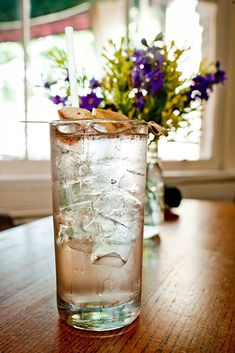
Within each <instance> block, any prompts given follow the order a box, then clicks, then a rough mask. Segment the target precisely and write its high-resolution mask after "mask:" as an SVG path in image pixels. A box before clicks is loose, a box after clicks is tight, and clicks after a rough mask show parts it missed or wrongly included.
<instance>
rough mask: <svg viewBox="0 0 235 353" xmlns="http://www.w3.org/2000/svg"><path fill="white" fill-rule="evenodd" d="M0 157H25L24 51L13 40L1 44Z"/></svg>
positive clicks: (8, 158) (5, 158) (6, 158)
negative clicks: (23, 122) (21, 121)
mask: <svg viewBox="0 0 235 353" xmlns="http://www.w3.org/2000/svg"><path fill="white" fill-rule="evenodd" d="M0 61H1V65H0V77H1V80H0V107H1V117H0V119H1V129H0V160H11V159H23V158H24V157H25V134H24V130H25V126H24V124H22V123H21V124H20V123H19V121H20V120H24V119H25V117H24V70H23V67H24V64H23V50H22V47H21V45H20V44H18V43H15V42H6V43H0Z"/></svg>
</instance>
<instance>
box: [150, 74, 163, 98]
mask: <svg viewBox="0 0 235 353" xmlns="http://www.w3.org/2000/svg"><path fill="white" fill-rule="evenodd" d="M148 78H149V80H150V81H149V82H150V93H151V95H152V96H154V95H155V94H156V93H157V92H159V91H160V90H161V89H162V87H163V72H162V71H161V69H160V68H159V67H156V69H155V70H153V71H152V72H151V73H150V74H149V75H148Z"/></svg>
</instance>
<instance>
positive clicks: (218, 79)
mask: <svg viewBox="0 0 235 353" xmlns="http://www.w3.org/2000/svg"><path fill="white" fill-rule="evenodd" d="M216 68H217V71H216V73H215V80H214V82H215V83H224V81H225V80H227V76H226V74H225V71H223V70H220V62H219V61H217V63H216Z"/></svg>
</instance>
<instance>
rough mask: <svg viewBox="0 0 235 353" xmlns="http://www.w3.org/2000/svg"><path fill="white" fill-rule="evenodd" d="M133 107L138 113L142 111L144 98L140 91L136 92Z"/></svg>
mask: <svg viewBox="0 0 235 353" xmlns="http://www.w3.org/2000/svg"><path fill="white" fill-rule="evenodd" d="M135 106H136V109H137V110H139V111H140V112H142V111H143V108H144V96H143V94H142V92H141V91H139V92H137V93H136V95H135Z"/></svg>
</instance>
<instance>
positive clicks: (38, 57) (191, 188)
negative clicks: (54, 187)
mask: <svg viewBox="0 0 235 353" xmlns="http://www.w3.org/2000/svg"><path fill="white" fill-rule="evenodd" d="M66 26H73V28H74V30H75V37H74V40H75V50H76V60H77V68H78V70H81V71H82V70H83V69H85V70H86V71H87V72H88V73H90V74H91V75H94V76H96V77H99V75H100V72H101V67H102V58H101V50H102V47H103V45H104V44H105V43H106V41H107V39H110V38H112V39H113V40H114V41H117V42H118V41H119V40H120V38H121V37H122V36H127V37H128V38H129V41H130V43H131V44H133V45H135V44H137V43H139V41H140V40H141V39H142V38H143V37H144V38H146V39H147V40H152V39H153V38H154V37H155V36H156V34H158V33H159V32H163V34H164V37H165V39H166V41H170V40H175V42H176V45H177V46H180V47H183V48H186V47H190V50H189V51H188V58H186V59H185V60H184V62H182V67H181V70H182V72H183V75H185V77H189V76H190V75H192V74H193V73H195V72H197V70H198V67H199V64H200V61H201V60H202V59H203V58H207V59H208V60H212V61H215V60H219V61H220V62H221V64H222V67H223V69H225V71H226V74H227V77H228V80H227V81H226V82H225V85H224V87H218V88H216V90H215V91H214V92H213V96H212V97H211V98H210V100H209V102H208V104H207V105H206V106H205V107H204V110H203V112H202V113H199V112H197V113H195V114H192V116H191V117H190V119H192V126H193V133H191V134H190V135H187V134H185V133H182V131H181V132H178V133H177V134H175V136H174V142H172V141H166V140H164V139H162V140H161V141H160V143H159V156H160V158H161V159H162V161H163V168H164V180H165V182H166V183H167V184H169V185H174V186H177V187H178V188H179V189H180V191H181V193H182V195H183V197H185V198H199V199H215V200H233V201H234V198H235V139H234V136H235V123H234V120H235V119H234V116H235V111H234V110H235V108H234V102H233V95H234V93H233V92H234V91H235V81H234V77H235V68H234V64H233V63H234V62H235V42H234V40H233V34H234V32H235V4H234V1H232V0H100V1H97V0H93V1H82V0H80V1H79V0H57V1H56V2H52V1H51V0H31V1H30V0H7V1H1V3H0V107H1V114H0V119H1V128H0V213H2V214H7V215H10V216H11V217H12V219H13V220H14V223H15V224H18V223H23V222H26V221H28V220H31V219H35V218H38V217H42V216H46V215H49V214H51V190H50V162H49V158H50V148H49V133H48V126H47V124H45V125H44V124H41V125H36V124H35V125H24V124H20V123H19V121H20V120H45V121H47V120H52V119H54V118H57V113H56V109H57V107H56V106H55V105H54V104H53V103H52V102H51V101H50V100H49V99H48V97H47V96H46V94H45V90H44V89H43V87H42V86H43V78H44V77H48V75H49V76H50V73H51V72H52V70H53V67H51V62H50V61H49V59H48V57H47V55H46V54H45V52H46V51H47V50H50V49H52V48H54V47H59V48H64V49H66V45H65V37H64V28H65V27H66Z"/></svg>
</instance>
